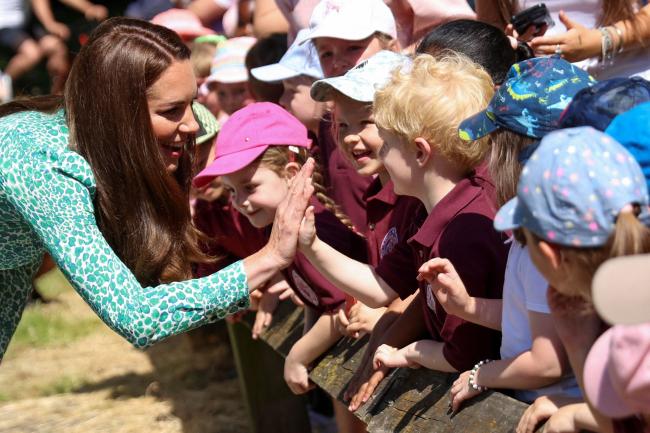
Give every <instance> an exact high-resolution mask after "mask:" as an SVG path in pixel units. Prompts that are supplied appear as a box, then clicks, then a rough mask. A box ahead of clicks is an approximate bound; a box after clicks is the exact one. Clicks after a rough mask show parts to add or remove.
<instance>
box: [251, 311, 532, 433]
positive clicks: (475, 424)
mask: <svg viewBox="0 0 650 433" xmlns="http://www.w3.org/2000/svg"><path fill="white" fill-rule="evenodd" d="M248 316H249V317H247V319H246V320H244V322H243V325H244V326H247V327H248V328H249V329H250V327H251V326H252V317H251V316H253V315H248ZM301 333H302V310H300V309H298V308H295V307H293V304H291V303H290V302H283V303H281V304H280V306H279V307H278V310H277V311H276V313H275V315H274V317H273V324H272V325H271V326H270V327H269V329H267V330H266V331H265V332H264V333H263V334H262V336H261V339H262V340H263V341H265V342H266V343H267V344H268V345H269V346H271V348H273V350H274V351H275V352H277V353H278V354H279V355H281V356H282V357H283V358H284V357H286V355H287V353H288V352H289V350H290V349H291V346H292V345H293V344H294V343H295V342H296V341H297V340H298V339H299V338H300V336H301ZM366 343H367V338H364V339H361V340H358V341H354V340H350V339H343V340H341V341H339V343H338V344H337V345H335V346H334V347H332V348H331V349H330V350H329V351H328V352H327V353H326V354H325V356H323V357H322V358H321V359H320V360H319V361H318V362H317V364H316V365H315V366H314V368H313V370H312V371H311V373H310V375H309V377H310V378H311V380H312V381H313V382H314V383H316V384H317V385H318V386H320V387H321V388H322V389H323V390H325V391H326V392H327V393H328V394H329V395H330V396H332V397H334V398H336V399H338V400H342V396H343V391H344V390H345V387H346V386H347V383H348V382H349V381H350V379H351V377H352V375H353V374H354V372H355V371H356V369H357V366H358V365H359V362H360V361H361V358H362V356H363V353H364V351H365V346H366ZM257 368H262V367H261V366H260V365H259V364H258V365H257ZM239 371H240V375H244V376H246V375H247V372H246V371H245V368H243V367H240V368H239ZM278 374H280V375H281V374H282V373H281V370H280V371H279V372H278ZM455 377H456V375H453V374H446V373H440V372H436V371H432V370H428V369H425V368H421V369H417V370H412V369H396V370H394V371H393V372H392V373H391V374H390V375H389V376H388V377H387V378H386V379H384V381H383V382H382V383H381V384H380V385H379V387H378V388H377V390H376V391H375V395H374V397H373V398H372V399H371V400H370V401H369V402H368V403H366V404H365V405H364V406H363V407H361V408H360V409H359V410H358V411H357V412H356V413H355V415H356V416H358V417H359V418H360V419H361V420H363V421H364V422H365V423H366V424H367V425H368V431H369V432H370V433H388V432H403V433H407V432H408V433H419V432H422V433H425V432H426V433H443V432H444V433H447V432H463V433H491V432H493V433H507V432H514V429H515V427H516V425H517V423H518V422H519V418H520V417H521V415H522V413H523V411H524V410H525V409H526V407H527V405H526V404H524V403H522V402H520V401H517V400H515V399H513V398H510V397H508V396H506V395H504V394H501V393H499V392H493V391H488V392H485V393H483V394H482V395H480V396H478V397H477V398H475V399H473V400H471V402H469V403H468V404H467V403H466V404H465V405H464V408H463V409H462V410H461V411H459V412H458V413H457V414H455V415H453V416H451V415H450V414H449V413H448V412H449V411H448V408H449V387H450V386H451V384H452V383H453V381H454V380H455ZM253 424H255V420H253ZM256 431H258V430H256ZM269 431H270V430H269ZM296 433H298V431H296ZM299 433H305V431H304V430H302V431H300V432H299Z"/></svg>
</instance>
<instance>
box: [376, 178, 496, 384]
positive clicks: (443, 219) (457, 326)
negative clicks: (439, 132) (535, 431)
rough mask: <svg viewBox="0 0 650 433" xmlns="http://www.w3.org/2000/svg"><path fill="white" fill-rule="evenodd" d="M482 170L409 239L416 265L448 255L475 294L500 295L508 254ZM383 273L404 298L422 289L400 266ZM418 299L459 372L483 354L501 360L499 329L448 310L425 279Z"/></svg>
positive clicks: (433, 333)
mask: <svg viewBox="0 0 650 433" xmlns="http://www.w3.org/2000/svg"><path fill="white" fill-rule="evenodd" d="M483 173H484V170H482V169H481V170H480V174H477V173H476V172H473V173H472V174H471V175H469V176H468V177H466V178H465V179H463V180H462V181H460V182H459V183H458V184H457V185H456V186H455V187H454V189H453V190H451V191H450V192H449V194H447V195H446V196H445V197H444V198H443V199H442V200H441V201H440V202H439V203H438V204H437V205H436V206H435V207H434V208H433V209H432V210H431V213H430V214H429V216H428V217H427V218H426V220H425V221H424V223H423V224H422V227H421V228H420V230H418V232H417V233H416V234H415V236H413V237H412V238H411V239H409V241H408V243H409V245H410V246H411V248H412V251H413V254H415V262H416V265H417V267H418V268H419V266H421V265H422V264H423V263H425V262H426V261H428V260H430V259H432V258H435V257H442V258H446V259H449V260H450V261H451V262H452V263H453V265H454V267H455V268H456V271H457V272H458V275H459V276H460V277H461V279H462V280H463V282H464V284H465V287H466V288H467V291H468V292H469V294H470V295H471V296H475V297H479V298H491V299H499V298H501V296H502V295H501V293H502V290H503V277H504V273H505V265H506V260H507V255H508V246H507V245H506V244H505V240H506V239H505V236H504V235H503V234H501V233H499V232H497V231H496V230H495V229H494V226H493V219H494V215H495V213H496V209H495V205H494V200H493V197H494V187H493V185H492V184H491V182H490V181H489V180H488V179H487V178H486V176H485V175H484V174H483ZM381 271H382V272H381V273H380V275H381V276H382V278H384V280H385V281H386V282H387V283H388V284H389V285H390V286H391V287H392V288H393V290H395V291H396V292H397V293H398V294H399V296H400V297H401V298H406V297H407V296H409V295H410V294H412V293H413V292H415V290H416V289H417V288H418V287H417V286H415V285H413V282H412V281H410V280H405V279H403V278H402V276H403V273H404V272H403V270H402V269H400V268H399V267H395V266H394V265H393V266H392V267H388V266H386V267H384V268H383V269H381ZM419 289H420V294H419V295H418V297H419V298H420V300H419V302H421V304H422V308H423V309H424V311H425V319H426V325H427V329H428V330H429V333H430V334H431V337H432V338H433V339H434V340H436V341H440V342H442V343H444V347H443V354H444V356H445V359H446V360H447V362H449V363H450V364H451V365H452V366H453V367H454V368H456V369H457V370H458V371H466V370H469V369H471V368H472V367H473V366H474V365H475V364H476V363H477V362H478V361H480V360H482V359H498V358H499V347H500V344H501V333H500V332H498V331H495V330H491V329H488V328H485V327H483V326H479V325H476V324H473V323H471V322H467V321H465V320H462V319H460V318H459V317H456V316H453V315H448V314H447V313H446V311H445V310H444V308H442V307H441V306H440V304H439V303H438V302H436V299H435V296H434V295H433V293H431V290H430V289H429V287H428V284H427V283H426V282H422V283H419Z"/></svg>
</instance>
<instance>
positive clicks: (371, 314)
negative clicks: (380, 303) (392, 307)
mask: <svg viewBox="0 0 650 433" xmlns="http://www.w3.org/2000/svg"><path fill="white" fill-rule="evenodd" d="M384 311H386V308H370V307H368V306H367V305H365V304H363V303H361V302H357V303H355V304H354V305H353V306H352V307H351V308H350V313H349V323H348V325H347V326H346V328H345V335H347V336H349V337H352V338H361V337H362V336H364V335H365V334H369V333H371V332H372V330H373V328H374V327H375V324H376V323H377V321H378V320H379V319H380V318H381V316H382V315H383V314H384Z"/></svg>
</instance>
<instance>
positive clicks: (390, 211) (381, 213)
mask: <svg viewBox="0 0 650 433" xmlns="http://www.w3.org/2000/svg"><path fill="white" fill-rule="evenodd" d="M363 198H364V200H365V202H366V213H367V227H368V229H367V230H366V232H365V235H366V242H367V244H368V263H369V264H371V265H372V266H373V267H376V266H378V265H379V263H380V261H381V260H382V259H383V258H384V257H386V256H387V255H388V254H390V253H391V252H392V251H393V250H394V249H395V247H396V246H397V245H398V244H399V243H400V242H401V241H406V240H407V239H408V238H409V237H411V236H412V235H413V233H414V230H413V227H414V225H415V226H419V224H420V223H421V222H422V221H424V219H425V218H426V216H427V214H426V209H425V208H424V205H423V204H422V203H421V202H420V201H419V200H418V199H416V198H413V197H407V196H404V195H402V196H398V195H397V194H395V191H394V189H393V182H392V181H388V182H387V183H386V184H385V185H382V183H381V180H380V179H379V177H376V178H375V179H374V180H373V181H372V183H371V184H370V186H369V187H368V190H367V191H366V193H365V194H364V197H363ZM407 258H408V260H409V261H412V254H411V252H410V249H409V250H408V254H407Z"/></svg>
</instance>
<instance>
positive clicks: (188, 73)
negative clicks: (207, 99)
mask: <svg viewBox="0 0 650 433" xmlns="http://www.w3.org/2000/svg"><path fill="white" fill-rule="evenodd" d="M195 95H196V79H195V78H194V72H193V71H192V65H191V64H190V61H189V60H184V61H174V62H173V63H172V64H171V65H170V66H169V67H168V68H167V69H166V70H165V72H163V73H162V74H161V75H160V78H158V80H157V81H156V82H155V83H153V85H152V86H151V87H150V88H149V90H148V91H147V104H148V106H149V116H150V118H151V126H152V128H153V133H154V135H155V136H156V139H157V140H158V146H159V148H160V153H161V155H162V157H163V160H164V161H165V167H167V171H168V172H170V173H173V172H174V171H176V169H177V168H178V161H179V158H180V157H181V156H182V155H183V152H184V151H185V145H186V144H187V141H188V139H189V138H190V137H191V136H192V135H194V134H196V132H197V131H198V130H199V124H198V123H197V122H196V120H195V119H194V113H193V112H192V100H193V99H194V97H195Z"/></svg>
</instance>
